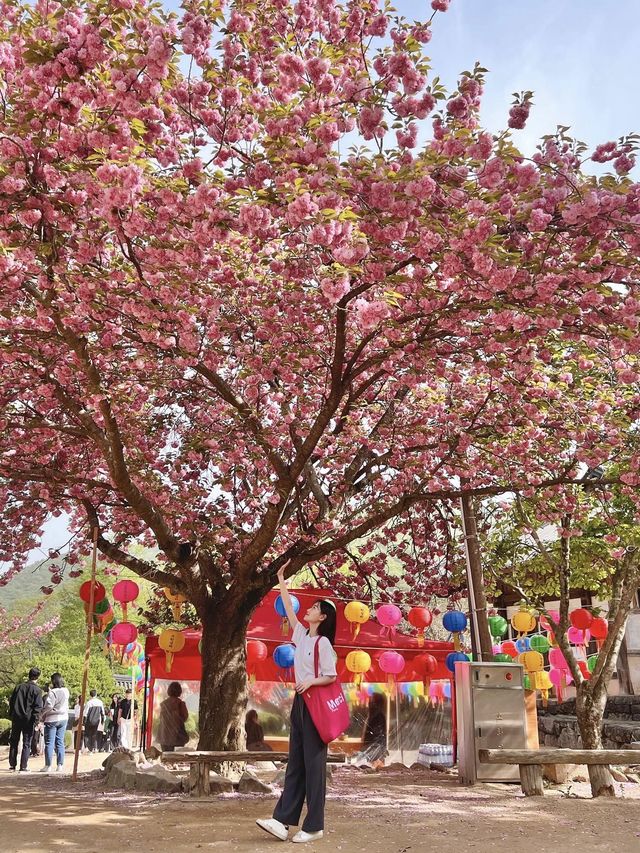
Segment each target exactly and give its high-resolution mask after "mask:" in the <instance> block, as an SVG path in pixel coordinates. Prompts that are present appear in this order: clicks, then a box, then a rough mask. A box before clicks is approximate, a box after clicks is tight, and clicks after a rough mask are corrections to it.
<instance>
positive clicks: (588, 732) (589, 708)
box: [576, 681, 615, 797]
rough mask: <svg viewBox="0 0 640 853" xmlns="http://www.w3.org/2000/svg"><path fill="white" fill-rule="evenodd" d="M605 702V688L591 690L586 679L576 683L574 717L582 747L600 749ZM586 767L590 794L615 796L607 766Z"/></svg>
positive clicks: (594, 765) (592, 765)
mask: <svg viewBox="0 0 640 853" xmlns="http://www.w3.org/2000/svg"><path fill="white" fill-rule="evenodd" d="M606 702H607V693H606V690H603V689H599V690H597V691H595V692H593V691H592V690H590V689H589V682H588V681H585V682H583V683H582V684H580V685H578V689H577V693H576V717H577V719H578V728H579V730H580V738H581V740H582V746H583V747H584V749H602V735H601V732H602V720H603V717H604V709H605V705H606ZM588 769H589V781H590V782H591V794H592V795H593V796H594V797H615V791H614V789H613V779H612V777H611V774H610V773H609V768H608V767H607V766H606V765H600V764H590V765H588Z"/></svg>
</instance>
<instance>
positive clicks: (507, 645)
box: [500, 640, 520, 658]
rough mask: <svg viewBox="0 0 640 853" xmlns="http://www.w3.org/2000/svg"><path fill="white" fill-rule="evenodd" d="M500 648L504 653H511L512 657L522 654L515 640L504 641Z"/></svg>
mask: <svg viewBox="0 0 640 853" xmlns="http://www.w3.org/2000/svg"><path fill="white" fill-rule="evenodd" d="M500 650H501V652H502V654H503V655H509V657H510V658H517V657H518V655H519V654H520V652H519V651H518V649H517V648H516V644H515V643H514V642H513V640H505V641H504V643H502V644H501V645H500Z"/></svg>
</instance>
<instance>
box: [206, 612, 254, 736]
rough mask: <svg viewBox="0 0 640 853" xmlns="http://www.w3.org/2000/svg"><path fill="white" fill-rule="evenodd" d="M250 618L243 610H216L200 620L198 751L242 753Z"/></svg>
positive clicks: (207, 613)
mask: <svg viewBox="0 0 640 853" xmlns="http://www.w3.org/2000/svg"><path fill="white" fill-rule="evenodd" d="M249 615H250V613H249V614H247V613H246V611H244V610H243V609H242V608H232V607H217V608H215V610H214V609H213V608H211V609H210V610H209V611H207V612H206V613H205V614H204V616H203V617H202V681H201V682H200V721H199V727H200V740H199V741H198V748H199V749H204V750H223V749H224V750H238V749H244V712H245V708H246V704H247V696H248V691H247V671H246V651H245V641H246V633H247V627H248V624H249Z"/></svg>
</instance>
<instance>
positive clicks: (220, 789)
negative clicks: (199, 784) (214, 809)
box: [209, 771, 233, 794]
mask: <svg viewBox="0 0 640 853" xmlns="http://www.w3.org/2000/svg"><path fill="white" fill-rule="evenodd" d="M209 786H210V788H211V793H212V794H231V793H232V792H233V781H232V780H231V779H227V777H226V776H221V775H220V774H219V773H214V772H213V771H212V772H211V773H209Z"/></svg>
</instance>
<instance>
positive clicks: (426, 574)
mask: <svg viewBox="0 0 640 853" xmlns="http://www.w3.org/2000/svg"><path fill="white" fill-rule="evenodd" d="M448 5H449V4H448V2H445V0H434V2H433V3H432V9H433V14H432V16H431V18H430V19H429V20H426V21H424V22H417V23H416V22H408V21H404V20H402V19H399V18H396V17H395V15H394V13H393V12H392V11H391V10H390V9H388V8H387V7H386V6H385V5H384V4H383V3H381V2H379V0H357V2H355V0H354V1H353V2H337V0H297V2H291V0H264V2H261V3H255V2H249V0H236V2H224V0H185V2H184V3H183V8H182V11H181V13H180V14H179V15H175V14H168V13H166V12H165V11H163V9H162V7H161V6H160V5H159V4H158V3H157V2H152V0H149V1H147V0H58V2H56V0H36V2H35V3H29V2H26V0H0V13H1V14H0V98H1V106H2V110H1V111H0V164H1V165H0V281H1V282H2V291H1V295H0V300H1V303H0V358H1V359H2V372H1V377H2V378H1V379H0V406H1V409H0V423H1V426H2V429H1V430H0V493H1V498H2V499H1V500H0V525H1V529H2V534H3V535H2V546H1V553H0V557H1V558H2V559H4V560H5V561H7V562H8V563H9V567H8V575H7V576H10V575H11V573H12V572H15V571H19V570H20V568H21V566H22V561H21V559H20V558H19V557H17V556H16V555H20V554H24V553H26V552H27V551H28V550H29V549H30V548H31V547H32V546H33V545H34V544H35V543H36V542H37V541H38V539H39V535H40V531H41V528H42V524H43V522H44V520H45V519H46V518H47V517H48V515H49V514H51V513H53V514H54V515H55V514H56V513H60V512H67V513H69V515H70V517H71V520H72V525H73V526H74V529H75V530H77V531H78V536H77V537H76V539H75V540H74V542H73V544H72V551H71V553H70V554H69V555H68V558H67V559H68V560H69V561H71V562H73V561H74V560H79V559H80V558H81V557H82V555H83V554H84V553H86V549H87V547H88V543H89V542H90V539H91V535H90V530H91V529H94V528H95V527H97V528H98V530H99V536H98V547H99V549H100V551H101V553H102V554H103V555H105V556H106V557H107V558H108V559H109V560H111V561H113V562H115V563H119V564H121V565H123V566H126V567H128V568H129V569H132V570H133V571H134V572H136V573H137V574H139V575H140V576H141V577H144V578H148V579H150V580H152V581H154V582H155V583H157V584H159V585H163V586H164V585H167V586H170V587H172V588H173V589H174V590H176V591H179V592H182V593H184V594H185V595H186V596H187V597H188V598H189V600H190V601H191V602H192V604H193V606H194V607H195V609H196V611H197V613H198V616H199V618H200V620H201V622H202V628H203V681H202V691H201V707H200V725H201V740H200V744H201V746H202V747H203V748H220V747H223V746H225V745H227V744H229V745H231V746H233V745H235V744H236V742H237V740H236V738H237V735H236V734H234V732H237V731H239V730H240V727H238V726H236V725H235V721H236V720H237V718H238V715H239V714H240V713H241V711H242V709H243V703H244V699H245V696H246V679H245V671H244V637H245V631H246V626H247V624H248V620H249V618H250V615H251V613H252V611H253V609H254V608H255V606H256V605H257V603H258V602H259V601H260V600H261V598H262V597H263V595H264V594H265V592H266V591H267V590H268V589H269V588H270V587H271V586H272V585H273V583H274V580H275V573H276V571H277V569H278V568H279V566H281V565H283V563H285V562H286V561H289V563H288V569H287V572H288V573H289V574H293V573H295V572H297V571H299V570H300V569H301V568H302V567H303V566H309V567H310V568H311V569H312V570H313V571H314V572H315V573H316V574H317V576H318V578H319V579H321V580H324V581H326V582H332V581H335V580H336V570H337V569H338V568H340V567H341V566H343V565H344V564H345V563H347V564H349V565H350V566H352V571H353V578H352V580H353V581H354V584H352V585H353V586H355V588H356V590H357V585H358V583H360V584H362V583H364V582H365V580H367V581H369V582H371V580H372V579H375V581H376V582H377V583H378V584H379V585H380V587H381V588H384V587H385V586H388V585H390V584H392V583H393V578H392V576H391V575H390V574H389V572H388V569H387V559H388V557H389V556H393V557H395V558H397V560H399V561H400V562H401V564H402V565H403V567H404V569H405V571H406V572H407V573H408V575H409V576H410V577H411V585H412V589H413V595H414V597H419V596H425V595H428V594H429V593H430V592H432V591H435V592H438V591H443V584H444V583H445V579H444V577H445V576H444V574H443V571H444V566H445V564H446V560H447V557H448V549H449V519H448V516H447V512H448V511H447V510H446V509H445V510H443V508H442V507H443V506H445V507H446V502H447V501H451V500H455V499H456V498H457V497H458V496H459V495H460V482H461V480H464V482H465V489H466V490H467V491H468V492H469V493H470V494H473V495H478V496H481V495H489V494H497V493H500V492H502V491H504V490H505V489H512V488H518V489H520V488H533V487H535V486H538V485H544V484H554V483H563V482H565V481H569V482H570V481H572V480H574V479H576V477H577V476H578V473H579V468H580V465H581V464H587V465H590V464H592V462H593V461H594V458H595V457H598V458H597V460H596V461H598V462H599V461H601V459H603V458H611V457H613V456H616V457H617V458H618V459H619V461H620V464H621V466H622V468H623V470H624V471H625V475H626V476H627V477H629V478H630V482H631V483H637V482H640V473H639V466H640V460H639V459H638V457H637V455H635V454H634V452H633V450H632V448H631V446H630V445H629V443H628V436H629V429H630V425H631V424H633V422H634V420H635V419H636V417H637V410H638V402H639V398H638V395H637V388H636V385H635V383H636V382H637V376H638V373H637V368H638V365H637V349H638V344H637V337H636V335H637V326H638V317H639V313H640V300H639V299H638V298H637V295H638V294H637V282H638V268H639V264H638V250H639V249H640V236H639V231H640V229H639V228H638V221H639V218H640V187H639V186H638V185H637V184H635V183H633V182H632V180H631V179H630V178H629V176H628V173H629V172H630V170H631V169H632V168H633V165H634V156H635V155H634V146H635V142H636V140H635V138H634V137H632V136H630V137H625V138H624V139H621V140H619V141H618V142H615V143H611V144H608V145H605V146H601V147H600V148H598V149H597V150H596V151H595V152H594V154H593V155H592V157H593V159H595V160H598V161H601V162H607V163H608V162H609V161H610V162H611V163H612V165H613V171H612V172H611V173H610V174H606V175H605V176H604V177H602V178H595V177H591V176H590V175H589V174H588V163H587V167H585V162H586V161H588V159H589V157H588V152H586V151H584V148H583V146H581V145H580V144H579V143H577V142H575V141H574V140H572V139H571V138H570V137H569V136H568V135H567V132H566V130H565V129H559V130H558V132H557V133H555V134H553V135H551V136H549V137H548V138H546V139H545V140H543V141H542V143H541V145H540V148H539V149H538V151H537V153H536V154H535V155H534V156H533V157H532V158H526V157H524V156H522V155H521V154H520V152H519V151H518V150H517V148H516V146H515V144H514V141H513V138H512V130H516V129H518V128H521V127H523V126H524V124H525V122H526V118H527V115H528V112H529V109H530V107H531V95H530V93H523V94H522V96H520V97H518V98H517V99H516V103H515V104H513V105H512V107H511V111H510V113H509V119H508V124H509V129H507V130H505V132H503V133H501V134H499V135H496V136H493V135H491V134H490V133H487V132H485V131H484V130H482V128H481V127H480V126H479V123H478V109H479V104H480V97H481V94H482V89H483V78H484V74H485V71H484V69H482V68H481V67H480V66H476V67H475V68H474V69H473V70H472V71H468V72H464V73H463V74H462V75H461V77H460V80H459V83H458V86H457V88H456V90H455V91H453V92H451V93H447V92H446V91H445V90H444V89H443V87H442V85H441V84H440V83H439V81H438V79H437V78H436V77H434V76H433V74H432V71H431V68H430V64H429V60H428V58H427V56H426V55H425V48H424V46H425V45H426V44H427V42H428V41H429V40H430V38H431V34H432V29H433V28H434V26H435V22H434V18H437V15H438V14H439V13H440V12H442V11H445V10H446V8H447V7H448ZM419 140H420V141H419ZM602 365H606V367H605V368H602ZM576 371H579V372H580V373H581V375H589V371H592V374H593V375H594V376H595V374H596V372H597V381H593V382H589V381H586V382H576V381H574V378H575V375H577V374H576ZM596 441H597V445H598V446H597V451H596V449H595V448H594V444H595V442H596ZM356 542H357V543H358V547H357V553H356V551H354V550H353V543H356ZM139 543H143V544H145V545H147V546H151V547H153V548H154V549H156V550H157V553H158V557H157V558H155V559H144V558H142V557H140V556H139V552H138V553H136V552H135V550H134V546H135V545H136V544H139ZM350 546H352V547H351V549H350ZM7 576H5V578H6V577H7ZM337 577H338V578H341V577H342V575H338V576H337ZM445 591H446V590H445ZM230 733H231V734H230Z"/></svg>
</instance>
